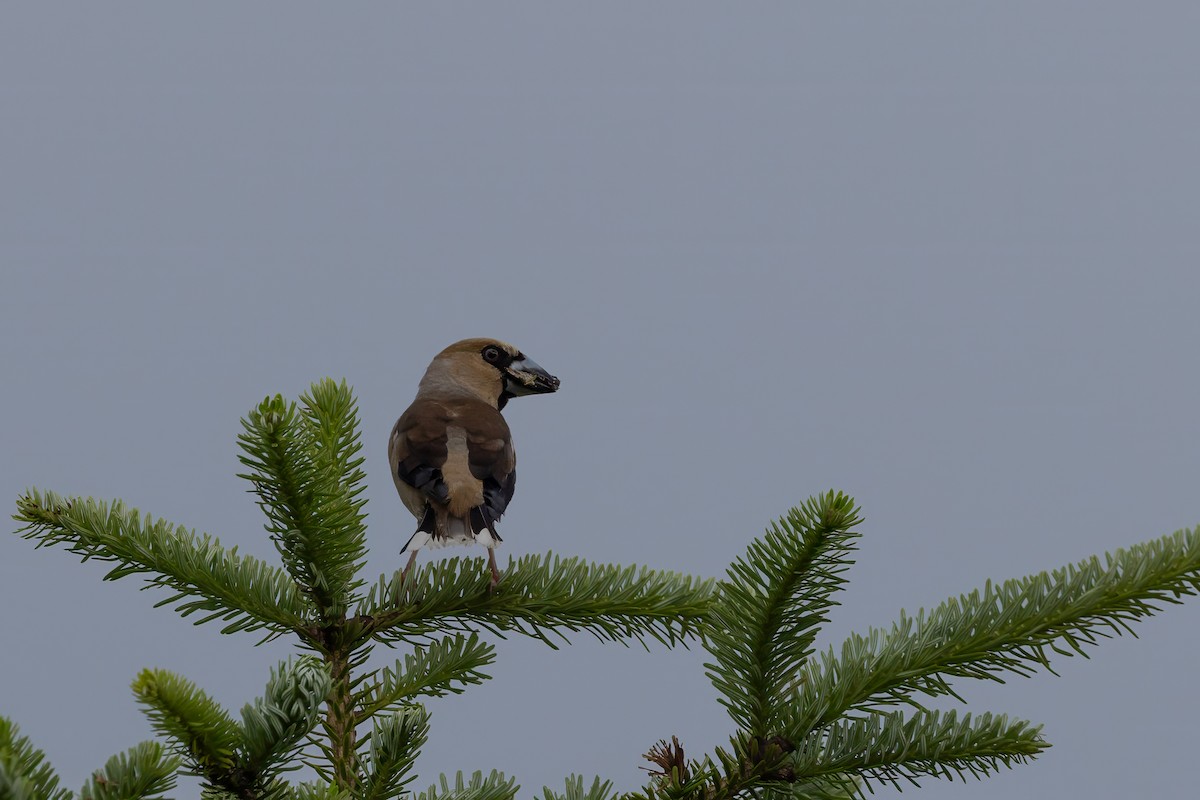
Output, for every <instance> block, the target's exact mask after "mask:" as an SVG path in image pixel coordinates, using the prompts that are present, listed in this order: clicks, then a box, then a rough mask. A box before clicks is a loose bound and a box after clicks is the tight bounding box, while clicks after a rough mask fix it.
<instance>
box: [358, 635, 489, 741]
mask: <svg viewBox="0 0 1200 800" xmlns="http://www.w3.org/2000/svg"><path fill="white" fill-rule="evenodd" d="M495 658H496V649H495V648H494V647H492V646H491V645H490V644H488V643H487V642H482V641H480V639H479V635H478V634H475V633H472V634H471V635H470V636H463V635H462V634H456V635H455V636H449V637H446V638H445V639H441V640H437V641H434V642H431V643H430V644H429V645H427V646H425V647H418V648H415V649H414V650H413V652H412V653H410V654H407V655H405V656H404V660H403V662H396V665H395V666H394V667H384V668H383V669H382V670H380V671H379V672H376V673H372V674H370V675H368V676H364V677H365V680H364V683H365V684H366V688H365V689H363V690H362V691H360V692H359V693H358V695H357V696H356V697H355V705H356V706H357V707H358V718H359V719H360V720H362V719H367V718H369V717H370V716H372V715H374V714H376V713H379V712H380V711H393V710H397V709H398V708H399V707H400V706H401V705H402V704H405V703H407V702H410V701H411V700H412V699H413V698H415V697H417V696H420V695H424V696H427V697H442V696H443V695H446V694H461V693H462V692H463V691H464V690H465V689H466V687H467V686H472V685H476V684H480V683H483V682H484V681H485V680H487V679H488V677H489V676H488V675H486V674H484V673H483V672H481V671H480V668H481V667H485V666H487V665H488V664H491V663H492V662H493V661H495Z"/></svg>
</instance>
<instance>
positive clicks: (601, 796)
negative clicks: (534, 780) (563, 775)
mask: <svg viewBox="0 0 1200 800" xmlns="http://www.w3.org/2000/svg"><path fill="white" fill-rule="evenodd" d="M613 796H614V795H613V784H612V781H602V780H600V779H599V778H593V779H592V783H591V785H590V786H587V787H585V786H584V783H583V776H582V775H570V776H568V777H567V780H566V787H565V789H564V791H563V792H561V793H559V792H556V791H554V790H553V789H551V788H550V787H549V786H543V787H542V796H541V798H539V800H611V799H612V798H613Z"/></svg>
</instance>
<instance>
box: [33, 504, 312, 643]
mask: <svg viewBox="0 0 1200 800" xmlns="http://www.w3.org/2000/svg"><path fill="white" fill-rule="evenodd" d="M14 519H16V520H17V521H19V522H23V523H25V526H24V527H23V528H21V529H20V530H19V531H18V533H21V534H22V535H23V536H24V537H25V538H26V539H34V540H36V541H37V543H38V547H47V546H51V545H64V546H65V547H66V548H67V550H68V551H69V552H72V553H75V554H76V555H79V556H82V557H83V560H85V561H86V560H88V559H96V560H99V561H111V562H115V563H116V566H115V567H113V569H112V570H111V571H110V572H109V573H108V574H107V575H106V576H105V580H116V579H117V578H124V577H126V576H128V575H137V574H145V575H148V576H149V577H147V578H146V582H147V584H148V585H149V586H156V587H163V588H166V589H168V590H169V591H171V592H172V593H173V594H172V595H171V596H170V597H168V598H166V599H165V600H162V601H160V602H158V603H156V605H160V606H162V605H171V604H176V605H175V610H176V611H178V612H179V613H180V614H181V615H183V616H184V617H187V616H190V615H192V614H195V613H197V612H199V613H202V614H204V616H203V617H202V618H201V619H199V620H198V621H197V622H196V624H200V623H203V622H209V621H210V620H214V619H220V620H223V621H225V622H226V623H227V624H226V625H225V627H224V628H223V629H222V632H224V633H231V632H233V631H241V630H247V631H253V630H260V629H264V628H265V629H267V630H270V631H273V632H279V633H281V632H284V631H288V630H298V629H301V628H303V627H304V625H305V615H306V613H307V610H308V607H307V605H306V603H305V601H304V598H303V597H302V595H301V594H300V591H299V589H298V588H297V587H296V584H295V582H293V581H292V579H291V578H290V577H288V574H287V573H286V572H284V571H283V570H281V569H279V568H277V567H272V566H270V565H269V564H267V563H266V562H264V561H260V560H259V559H256V558H253V557H251V556H244V555H239V554H238V553H237V548H233V549H232V550H227V549H225V548H224V547H222V546H221V544H220V542H219V541H218V540H216V539H214V538H213V537H211V536H208V535H207V534H206V535H203V536H197V535H196V533H195V532H194V531H191V530H188V529H187V528H184V527H183V526H180V525H173V524H171V523H169V522H167V521H165V520H162V519H154V518H152V517H151V516H150V515H148V514H147V515H144V516H143V515H141V514H140V513H139V512H138V511H137V509H127V508H126V507H125V505H124V504H123V503H121V502H120V501H119V500H118V501H114V502H113V503H111V504H109V503H104V502H102V501H98V500H93V499H91V498H82V497H62V496H60V495H57V494H55V493H53V492H39V491H37V490H30V491H28V492H26V493H25V494H24V495H22V496H21V497H20V498H18V500H17V514H16V515H14Z"/></svg>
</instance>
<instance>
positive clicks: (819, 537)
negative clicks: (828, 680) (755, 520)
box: [705, 491, 861, 736]
mask: <svg viewBox="0 0 1200 800" xmlns="http://www.w3.org/2000/svg"><path fill="white" fill-rule="evenodd" d="M859 522H861V519H860V517H859V516H858V509H857V508H856V507H855V506H854V501H853V500H852V499H851V498H850V497H848V496H846V495H844V494H842V493H840V492H838V493H836V494H835V493H834V492H832V491H831V492H828V493H827V494H824V495H821V496H818V497H815V498H810V499H809V501H808V502H807V503H805V504H804V505H803V506H801V507H799V508H793V509H792V510H791V512H790V513H789V514H788V515H787V516H786V517H783V518H781V519H780V520H779V521H778V522H777V523H776V524H775V525H773V526H772V527H771V529H770V530H768V531H767V533H766V535H765V536H763V537H762V538H760V539H757V540H755V541H754V542H752V543H751V544H750V546H749V548H748V549H747V552H746V555H745V556H744V557H742V558H739V559H737V560H736V561H734V562H733V564H732V566H730V568H729V571H728V576H729V577H728V580H726V581H722V582H721V583H720V585H719V587H720V588H719V594H718V598H717V601H716V602H715V603H714V604H713V608H712V612H711V614H712V623H711V626H710V630H709V633H708V635H707V637H706V638H705V647H706V648H707V649H708V651H709V652H710V653H711V654H712V655H713V657H714V658H715V659H716V663H715V664H706V665H705V667H706V668H707V670H708V677H709V679H710V680H711V681H712V682H713V685H714V686H716V688H717V690H718V691H719V692H720V693H721V698H720V702H721V703H722V704H723V705H725V707H726V709H727V710H728V711H729V714H730V716H731V717H733V721H734V722H735V723H736V724H737V726H738V728H739V729H740V730H743V731H746V732H747V733H750V734H753V735H756V736H766V735H768V734H770V733H772V732H773V731H774V729H775V728H777V722H778V721H777V720H776V719H775V716H776V709H778V708H779V707H780V706H781V705H782V704H783V702H784V697H785V696H786V695H787V693H788V690H789V688H790V686H791V682H792V678H793V676H794V675H795V672H796V670H797V669H799V667H800V666H802V665H803V664H804V662H805V661H806V660H807V659H808V657H809V656H810V655H811V654H812V643H813V640H814V639H815V638H816V636H817V633H818V632H819V631H820V628H821V625H823V624H824V623H825V622H827V621H828V617H827V616H826V615H827V612H828V610H829V609H830V608H831V607H832V606H834V605H835V602H834V601H833V600H832V595H833V594H834V592H836V591H837V590H838V589H840V588H841V587H842V585H843V584H844V583H845V579H844V578H843V577H842V573H844V572H845V571H846V569H847V568H848V566H849V565H850V564H851V563H852V562H851V560H850V555H851V553H852V552H853V550H854V540H855V539H856V538H857V537H858V534H857V533H856V532H853V531H852V528H853V527H854V526H855V525H857V524H858V523H859Z"/></svg>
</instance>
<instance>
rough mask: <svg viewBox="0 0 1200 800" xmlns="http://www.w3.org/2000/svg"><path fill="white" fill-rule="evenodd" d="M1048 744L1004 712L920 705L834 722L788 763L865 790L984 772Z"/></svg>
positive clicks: (805, 774)
mask: <svg viewBox="0 0 1200 800" xmlns="http://www.w3.org/2000/svg"><path fill="white" fill-rule="evenodd" d="M1047 747H1049V745H1048V744H1047V743H1046V741H1045V740H1044V739H1043V738H1042V736H1041V726H1040V725H1031V724H1030V723H1028V722H1024V721H1021V720H1016V721H1012V722H1009V721H1008V719H1007V718H1006V717H1005V716H1003V715H1001V716H995V715H992V714H987V713H984V714H980V715H978V716H976V717H972V716H971V715H970V714H966V715H964V716H963V717H962V718H961V719H960V718H959V717H958V716H957V715H956V714H955V712H953V711H950V712H947V713H942V712H939V711H917V712H915V713H914V714H913V716H912V717H910V718H908V719H905V717H904V716H903V715H902V714H901V713H899V712H892V713H888V714H872V715H869V716H866V717H861V718H857V719H843V720H839V721H838V722H837V723H835V724H834V725H832V726H830V727H828V728H826V729H824V730H822V731H817V732H814V733H812V734H810V735H809V736H808V737H807V738H806V739H805V740H804V741H803V742H801V743H799V745H798V746H797V748H796V750H795V752H794V753H793V754H792V755H791V756H790V758H789V761H790V766H791V768H792V769H793V770H794V771H795V776H796V778H797V779H800V778H809V779H812V778H822V777H824V778H835V779H837V780H838V781H839V782H841V783H842V788H844V789H846V790H849V789H850V788H851V787H852V786H853V784H852V783H851V782H850V778H851V777H852V776H856V777H859V778H862V779H863V780H864V781H865V782H866V783H865V788H868V789H869V788H870V782H871V781H876V782H882V783H889V784H892V785H894V786H895V787H896V788H901V787H900V785H899V784H900V782H901V781H906V782H909V783H913V784H916V782H917V779H918V778H921V777H925V776H928V777H937V778H948V779H953V778H954V777H958V778H960V779H963V780H965V778H966V776H967V775H968V774H970V775H972V776H974V777H976V778H983V777H985V776H987V775H990V774H991V773H994V772H996V771H998V770H999V768H1000V767H1002V766H1003V767H1010V768H1011V767H1013V766H1015V765H1016V764H1022V763H1025V762H1027V761H1029V760H1031V759H1033V758H1035V757H1036V756H1038V755H1039V754H1040V753H1042V752H1043V751H1044V750H1045V749H1046V748H1047ZM859 794H860V795H861V791H859Z"/></svg>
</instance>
